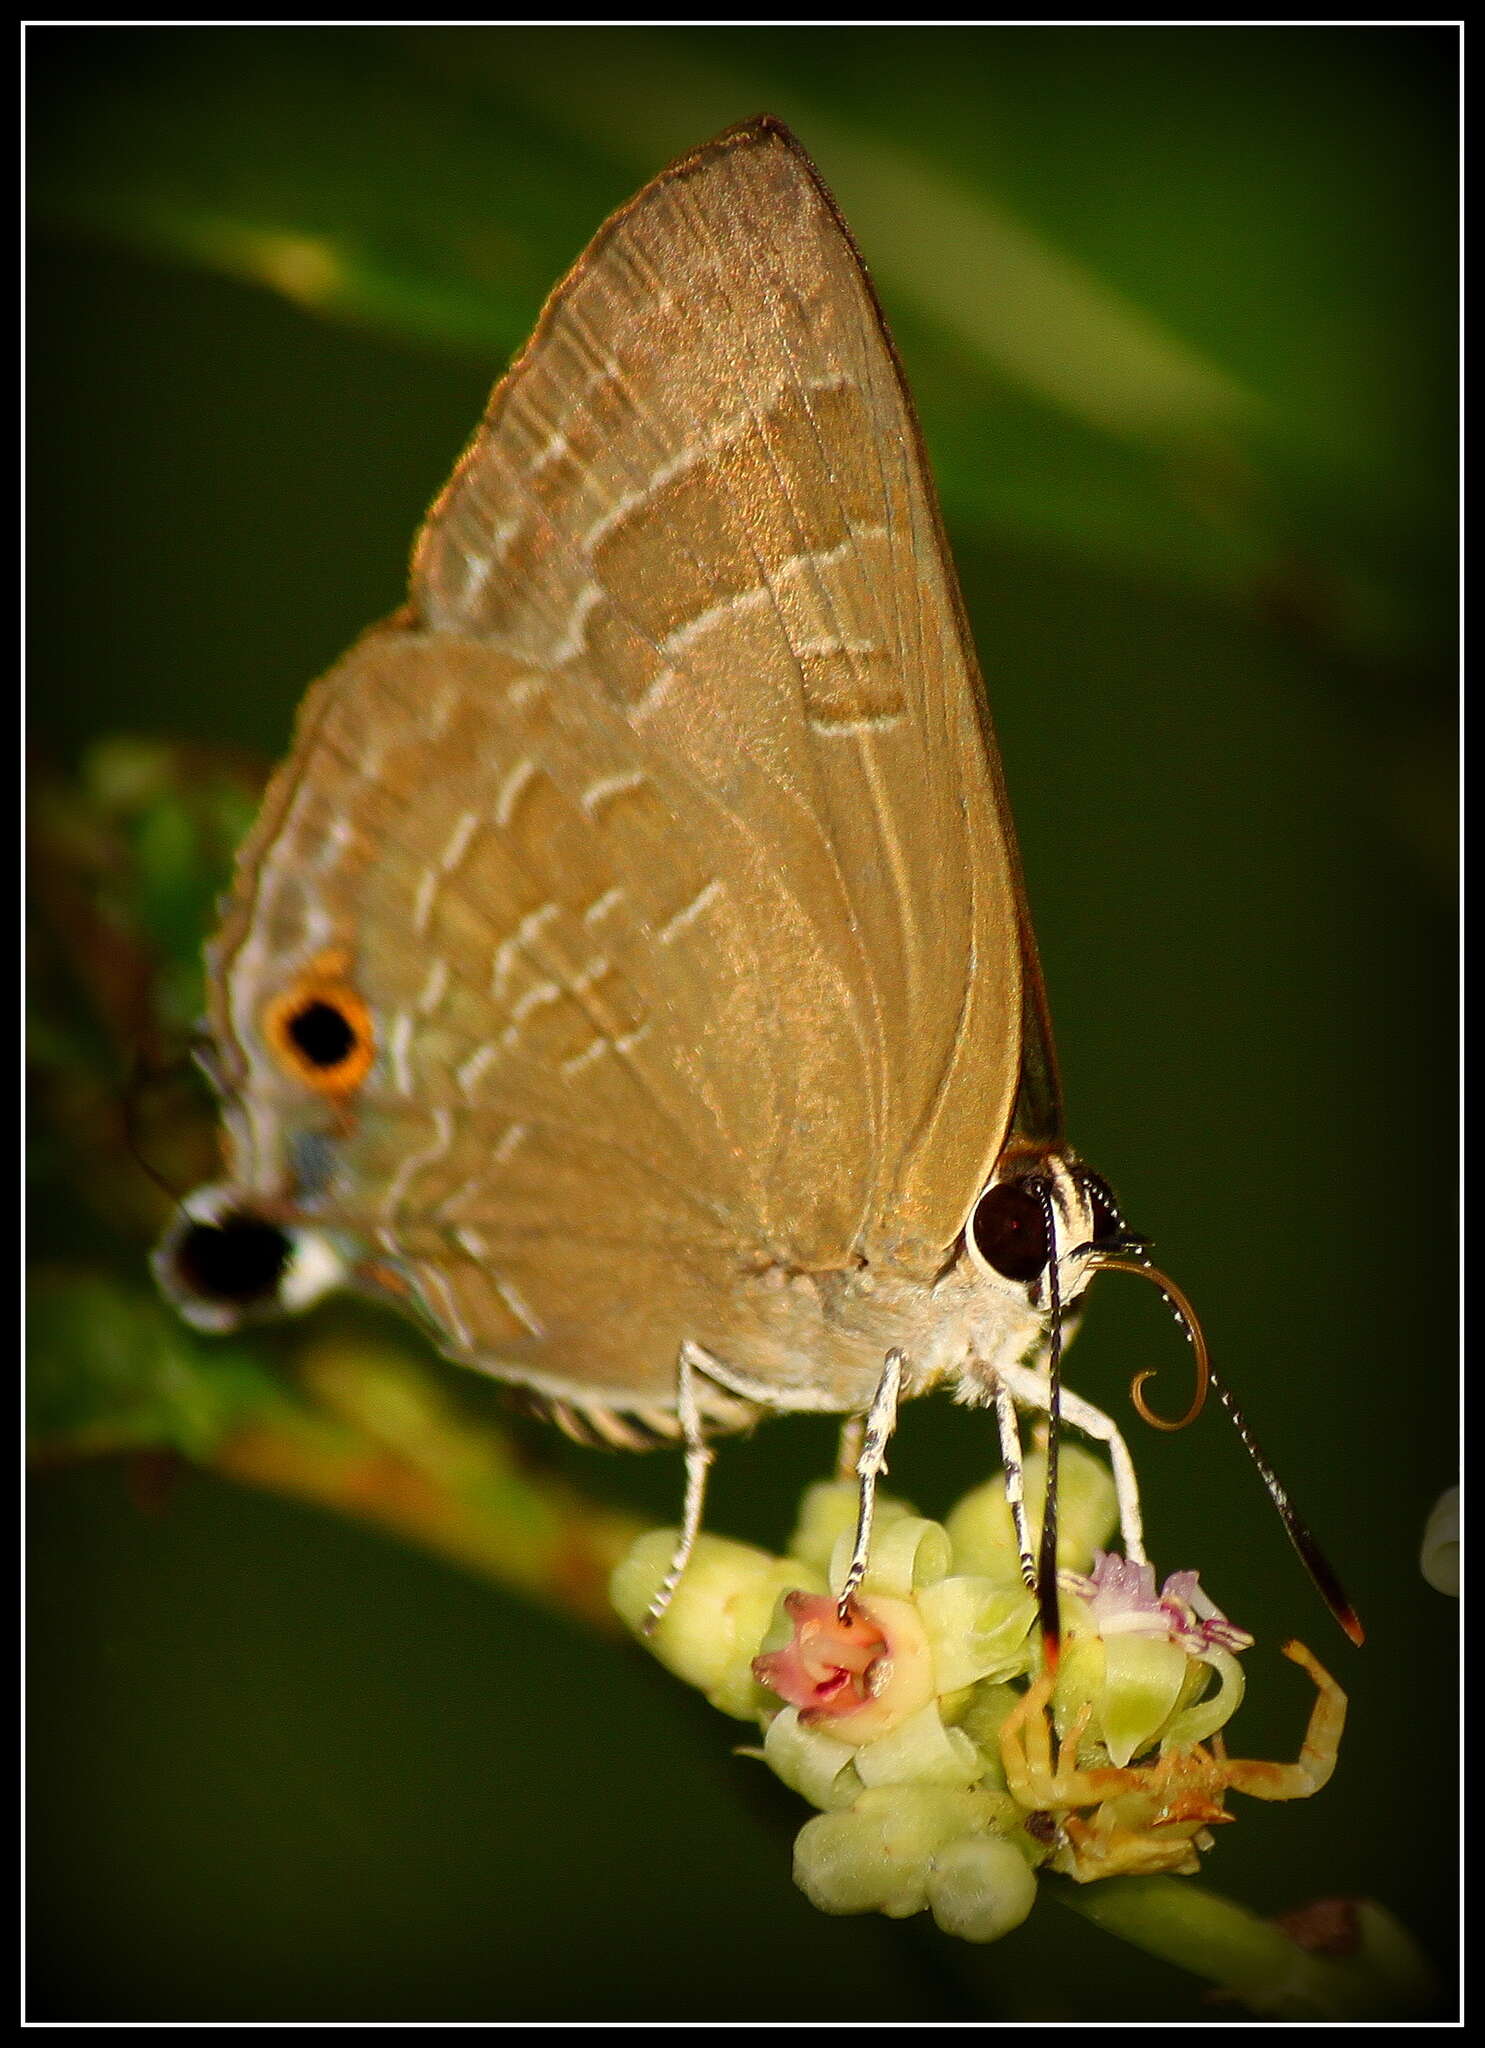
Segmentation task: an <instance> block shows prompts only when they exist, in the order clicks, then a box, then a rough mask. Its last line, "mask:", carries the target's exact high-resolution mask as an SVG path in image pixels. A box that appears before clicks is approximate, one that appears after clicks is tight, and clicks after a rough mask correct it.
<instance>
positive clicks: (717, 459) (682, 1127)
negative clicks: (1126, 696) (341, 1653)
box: [213, 122, 1031, 1409]
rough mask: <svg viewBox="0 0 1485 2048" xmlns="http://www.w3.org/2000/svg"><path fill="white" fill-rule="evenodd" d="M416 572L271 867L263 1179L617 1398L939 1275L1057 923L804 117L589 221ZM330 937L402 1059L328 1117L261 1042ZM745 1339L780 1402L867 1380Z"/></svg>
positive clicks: (233, 951) (247, 1134) (243, 945)
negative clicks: (815, 1303)
mask: <svg viewBox="0 0 1485 2048" xmlns="http://www.w3.org/2000/svg"><path fill="white" fill-rule="evenodd" d="M411 600H412V601H411V605H410V608H409V610H408V612H407V613H405V614H403V615H402V616H401V617H400V618H399V619H398V620H397V621H395V622H393V624H392V625H391V626H390V627H388V628H384V629H382V630H380V631H378V632H376V633H373V634H371V635H368V636H367V638H366V639H365V640H364V641H363V642H362V643H361V644H360V645H359V646H358V647H357V648H356V649H354V650H352V653H351V654H350V655H349V656H348V657H347V658H346V660H345V662H343V663H342V664H341V666H340V667H339V668H338V669H337V670H336V671H334V672H332V674H331V675H330V676H329V677H327V678H326V679H325V681H324V682H322V683H321V684H320V685H318V686H317V688H316V690H315V691H314V692H312V693H311V696H310V698H309V699H308V700H307V702H306V705H305V708H304V711H303V713H302V714H301V723H300V727H299V732H298V735H297V738H296V745H295V749H294V752H293V754H292V756H291V757H290V760H289V761H288V762H287V763H286V764H285V766H284V768H283V769H282V770H281V771H280V773H279V776H278V777H277V778H276V781H275V784H274V786H273V789H272V790H271V792H270V795H269V798H268V801H267V803H266V804H265V809H264V815H263V818H262V820H261V821H260V824H259V826H258V828H257V831H256V832H255V834H254V836H253V838H252V840H251V841H250V842H249V845H248V846H247V848H245V850H244V853H243V856H242V860H241V865H240V868H239V884H238V890H237V896H236V901H235V904H234V907H233V909H232V911H231V913H230V914H229V917H228V919H227V922H226V925H225V926H224V929H223V932H222V935H221V937H220V939H219V941H218V942H217V947H216V951H215V956H214V966H215V970H216V971H215V973H214V976H213V981H214V984H215V994H214V1012H213V1022H214V1027H215V1031H216V1036H217V1040H218V1045H219V1049H220V1058H221V1061H222V1066H223V1076H222V1078H223V1082H224V1086H225V1089H226V1092H227V1094H228V1097H229V1119H228V1120H229V1126H230V1128H231V1131H232V1134H233V1139H234V1149H235V1151H236V1154H237V1165H238V1171H239V1174H240V1176H241V1177H242V1178H243V1179H244V1180H245V1181H247V1182H249V1183H250V1184H251V1185H253V1186H255V1187H258V1188H263V1189H266V1188H270V1187H273V1186H279V1185H294V1184H295V1182H296V1180H297V1181H298V1183H299V1184H301V1185H302V1184H303V1183H304V1182H305V1179H306V1161H307V1160H308V1161H314V1160H318V1161H319V1162H320V1164H321V1166H322V1168H324V1171H325V1173H326V1175H327V1177H326V1178H325V1180H324V1184H323V1185H317V1186H316V1188H315V1192H314V1200H313V1202H312V1203H311V1204H310V1206H311V1207H313V1208H314V1209H315V1210H316V1211H317V1212H318V1213H320V1214H322V1215H324V1216H325V1217H326V1218H327V1219H329V1220H331V1221H332V1222H337V1223H339V1224H340V1225H342V1226H343V1227H346V1228H348V1229H350V1230H351V1231H352V1232H353V1233H354V1235H355V1237H356V1239H357V1241H358V1242H359V1243H360V1244H361V1245H362V1246H363V1248H364V1251H365V1262H364V1265H365V1271H366V1273H367V1275H368V1277H369V1279H370V1280H371V1281H372V1282H374V1280H375V1277H376V1272H377V1271H378V1270H381V1271H383V1272H384V1273H385V1275H386V1278H387V1282H388V1284H390V1285H394V1286H395V1285H398V1284H401V1281H403V1280H406V1279H408V1278H410V1279H411V1281H412V1284H413V1287H414V1290H415V1292H416V1293H417V1295H418V1296H419V1298H420V1299H421V1301H422V1303H423V1305H424V1307H425V1308H426V1309H427V1310H428V1312H429V1313H430V1314H431V1316H432V1317H433V1319H434V1321H435V1322H436V1323H437V1325H438V1326H439V1328H440V1330H441V1331H442V1333H443V1335H444V1337H445V1340H446V1342H447V1344H448V1347H449V1348H450V1349H451V1350H453V1351H454V1352H455V1353H456V1354H457V1355H459V1356H461V1357H465V1358H467V1359H469V1360H470V1361H471V1362H473V1363H477V1364H482V1365H485V1366H487V1367H489V1368H490V1369H493V1370H496V1371H499V1372H503V1373H507V1374H509V1375H511V1376H515V1377H519V1378H522V1379H525V1380H528V1381H529V1382H531V1383H532V1384H534V1385H537V1386H538V1387H541V1388H543V1389H545V1390H547V1391H549V1392H553V1393H556V1394H559V1395H560V1394H575V1395H577V1396H579V1397H582V1396H586V1397H587V1398H588V1399H589V1400H590V1401H596V1402H598V1403H599V1404H601V1405H609V1406H612V1407H627V1408H641V1407H643V1406H645V1405H646V1404H649V1405H651V1406H655V1407H659V1408H662V1409H663V1408H664V1407H665V1406H667V1405H668V1404H669V1403H670V1402H671V1401H672V1399H673V1388H674V1370H675V1358H676V1352H677V1349H678V1346H679V1344H680V1342H681V1341H682V1339H684V1338H687V1337H689V1338H691V1339H692V1340H694V1341H696V1342H699V1343H702V1344H703V1345H705V1346H707V1347H708V1348H709V1349H714V1350H715V1351H716V1353H717V1355H718V1356H720V1357H723V1358H727V1357H728V1356H729V1355H735V1353H736V1352H737V1350H738V1349H739V1348H741V1349H742V1350H743V1351H745V1352H748V1351H749V1346H750V1342H751V1340H752V1338H754V1337H756V1332H749V1331H748V1330H747V1329H746V1328H745V1325H746V1324H747V1319H748V1315H749V1312H750V1311H749V1308H748V1306H747V1298H748V1290H749V1287H750V1286H751V1284H752V1282H754V1281H755V1280H756V1279H757V1277H758V1276H759V1275H760V1274H762V1273H765V1272H767V1273H771V1274H774V1275H776V1276H777V1277H778V1278H780V1279H783V1278H784V1276H785V1275H786V1274H788V1273H790V1272H796V1273H798V1272H820V1271H828V1270H831V1269H836V1268H842V1267H848V1266H850V1265H852V1264H853V1263H855V1262H857V1261H858V1260H859V1259H860V1258H862V1257H863V1256H865V1257H869V1258H871V1259H873V1260H875V1261H879V1262H882V1263H886V1264H889V1265H894V1266H895V1267H896V1268H897V1270H899V1271H900V1272H902V1273H904V1274H907V1275H910V1276H913V1275H915V1276H918V1277H920V1278H922V1279H925V1280H926V1278H927V1277H928V1276H929V1275H930V1274H931V1273H932V1271H933V1270H934V1269H935V1268H936V1266H937V1265H938V1264H939V1263H940V1262H941V1260H942V1257H943V1254H944V1251H945V1249H946V1248H947V1247H948V1246H949V1245H950V1243H951V1242H952V1240H953V1238H954V1236H955V1235H956V1233H957V1231H958V1230H959V1228H960V1226H961V1225H962V1222H963V1220H964V1216H965V1214H966V1212H967V1209H968V1207H969V1205H970V1203H971V1202H972V1201H973V1198H974V1196H975V1194H976V1192H977V1191H978V1189H979V1187H980V1185H981V1184H982V1182H983V1180H984V1178H985V1177H986V1175H987V1173H988V1171H989V1168H990V1166H991V1165H992V1164H993V1161H994V1159H995V1156H996V1154H997V1153H998V1151H999V1149H1000V1145H1001V1143H1002V1140H1003V1138H1004V1135H1005V1131H1006V1128H1007V1124H1008V1122H1009V1119H1010V1116H1011V1111H1012V1104H1013V1099H1014V1097H1015V1094H1016V1089H1017V1083H1018V1075H1019V1070H1020V1048H1021V1036H1022V1006H1023V1001H1025V1000H1026V999H1027V997H1028V995H1029V994H1030V993H1031V990H1030V988H1028V987H1024V986H1023V967H1022V962H1023V953H1024V951H1025V945H1026V942H1025V941H1024V940H1023V932H1024V931H1025V929H1026V927H1025V919H1024V911H1023V909H1022V906H1021V898H1020V890H1019V879H1018V874H1017V870H1016V864H1015V855H1014V849H1013V846H1012V844H1011V841H1010V837H1009V830H1010V828H1009V823H1008V818H1007V814H1006V812H1005V809H1004V805H1003V802H1002V800H1001V799H1000V794H999V786H998V770H997V767H996V764H995V761H994V756H993V751H992V748H991V744H990V742H989V739H988V736H987V733H986V730H985V729H984V727H983V725H982V721H981V714H980V705H979V698H978V685H977V679H976V677H975V674H974V670H973V667H972V661H971V657H970V655H969V653H968V649H967V642H966V639H965V635H964V631H963V626H962V621H961V616H960V610H959V604H958V598H957V592H956V590H955V588H954V584H953V576H952V569H951V567H950V565H949V562H948V558H947V555H946V553H945V550H944V547H943V542H942V536H941V532H940V528H939V523H938V518H937V513H936V509H935V507H934V503H933V499H932V493H931V487H930V484H929V481H928V477H927V473H926V469H925V467H924V463H923V459H922V456H921V452H920V446H919V441H918V437H917V432H916V427H915V424H914V421H913V419H912V415H911V411H910V408H909V405H908V401H907V398H906V394H905V391H904V389H903V386H902V383H901V378H900V374H899V372H898V369H897V365H896V362H895V359H894V357H893V355H892V353H891V349H890V344H889V343H888V341H887V339H886V336H885V332H884V330H883V328H882V325H881V321H880V316H879V314H878V311H877V309H876V305H875V301H874V299H873V297H872V295H871V291H870V288H869V285H868V284H867V282H866V279H865V275H864V272H863V271H862V268H861V266H860V262H859V259H858V257H857V256H856V253H855V251H854V249H853V247H852V245H851V243H850V240H849V238H848V236H847V235H846V233H845V231H844V229H843V227H842V226H841V224H840V222H839V220H838V217H837V216H836V214H835V212H834V209H833V207H832V206H831V204H830V202H829V200H828V198H827V196H826V195H825V193H824V191H823V188H822V187H821V186H820V184H819V182H818V180H817V179H816V178H815V176H814V174H813V172H812V170H811V168H810V166H809V164H808V162H807V160H806V159H805V158H804V157H803V155H802V153H801V152H800V151H799V150H798V148H797V146H796V145H794V144H793V143H792V142H791V141H790V140H789V139H788V138H787V137H786V136H785V135H784V134H783V133H782V131H780V130H779V129H778V128H777V126H776V125H775V124H772V123H767V122H764V123H758V124H754V125H753V126H752V127H751V128H749V129H746V130H741V131H738V132H736V133H735V134H733V135H731V136H728V137H724V138H722V139H721V140H720V141H719V142H717V143H715V144H713V145H711V146H710V147H709V148H707V149H705V150H703V151H701V152H699V153H698V154H697V155H696V156H694V157H692V158H689V159H687V160H685V161H684V162H682V163H680V164H678V165H676V166H674V167H673V168H672V169H671V170H670V171H668V172H666V173H665V174H663V175H662V177H660V178H659V179H657V180H656V181H655V182H654V183H653V184H652V185H651V186H649V187H647V188H646V190H645V191H644V192H643V193H641V194H640V196H639V198H638V199H637V200H636V201H635V202H634V203H633V204H632V205H631V206H630V207H629V208H627V209H625V211H624V212H622V213H621V214H619V215H618V216H616V217H615V219H614V220H613V221H611V222H610V223H609V224H608V226H607V227H606V228H605V229H604V230H603V231H602V232H601V233H600V235H599V236H598V238H597V239H596V241H595V242H594V244H593V246H592V248H591V249H590V250H589V252H588V253H587V255H586V256H585V257H584V258H583V259H582V261H581V262H580V263H579V264H578V266H577V267H576V269H575V270H574V271H573V273H572V274H571V275H570V277H569V278H568V279H567V280H566V282H565V283H564V284H563V285H562V286H561V287H559V289H558V291H557V292H556V293H555V294H554V296H553V299H552V300H551V302H550V303H549V305H548V307H547V309H546V311H545V313H544V314H543V317H542V321H541V323H540V325H539V327H538V330H537V333H536V336H535V338H534V339H533V341H532V343H531V345H530V346H529V348H528V349H527V350H526V352H525V354H524V355H523V356H522V357H521V358H520V360H519V361H518V363H517V364H516V365H515V367H514V368H513V370H512V371H511V373H510V375H509V376H508V377H507V378H506V379H505V380H504V381H503V382H502V384H501V385H500V386H499V387H498V388H497V391H496V393H495V396H494V398H493V400H492V403H491V407H490V412H489V415H488V418H487V420H486V423H485V425H484V426H483V427H482V429H481V430H480V432H479V434H478V435H477V436H476V439H475V441H474V443H473V444H472V446H471V448H470V450H469V451H468V453H467V454H466V455H465V457H464V459H463V461H462V462H461V464H460V466H459V468H458V470H457V471H456V474H455V476H454V479H453V480H452V482H451V484H450V485H449V487H448V489H447V490H446V492H445V493H444V495H443V497H442V498H441V499H440V501H439V503H438V505H437V506H436V507H435V509H434V511H433V513H432V515H431V516H430V519H429V522H428V525H427V527H426V529H425V531H424V533H423V536H422V538H421V540H420V542H419V547H418V551H417V555H416V558H415V564H414V574H413V583H412V592H411ZM324 959H334V960H336V961H339V962H342V963H344V964H345V966H346V968H347V970H348V972H349V973H350V975H351V976H352V978H353V979H354V981H355V985H356V987H357V988H358V990H359V991H360V993H361V995H362V996H363V997H364V999H365V1000H366V1002H367V1004H368V1005H369V1007H370V1010H371V1012H372V1015H373V1016H374V1018H375V1020H376V1038H377V1048H376V1059H375V1062H374V1064H373V1066H372V1069H371V1072H370V1073H369V1075H368V1076H367V1077H366V1080H365V1082H364V1083H363V1085H362V1086H361V1088H360V1089H359V1090H358V1092H357V1095H356V1099H355V1102H354V1104H353V1105H351V1106H350V1108H349V1109H348V1110H347V1112H346V1113H344V1114H342V1115H341V1116H340V1117H339V1119H338V1121H337V1120H335V1119H332V1120H331V1122H330V1126H329V1127H328V1128H326V1127H325V1120H324V1119H323V1118H321V1119H320V1120H319V1123H318V1124H316V1123H315V1120H314V1119H313V1118H311V1119H309V1122H308V1125H307V1124H306V1115H305V1107H304V1103H303V1101H302V1092H301V1095H299V1096H296V1093H295V1088H296V1085H297V1084H294V1083H293V1082H292V1081H291V1080H290V1079H289V1078H288V1077H286V1076H285V1075H284V1074H283V1073H282V1072H281V1071H280V1069H279V1068H278V1067H277V1066H276V1065H275V1062H274V1060H273V1057H272V1055H271V1051H270V1050H269V1049H268V1048H267V1047H266V1046H265V1045H264V1043H263V1033H262V1029H261V1018H262V1014H263V1006H264V1003H265V1002H266V1001H269V1000H271V998H272V996H273V993H274V991H275V990H276V989H277V988H278V987H279V986H281V985H282V984H283V983H284V982H285V981H286V980H287V979H288V978H290V977H291V976H292V975H293V974H295V973H298V972H302V971H303V970H304V969H305V967H306V965H307V964H308V963H311V962H313V961H316V960H324ZM307 1129H309V1131H310V1135H311V1137H312V1139H313V1142H314V1143H316V1144H319V1146H320V1148H321V1149H320V1151H319V1152H318V1153H316V1152H315V1151H314V1150H313V1147H312V1146H311V1149H309V1150H306V1130H307ZM326 1160H328V1161H329V1162H330V1164H329V1165H328V1167H324V1162H325V1161H326ZM766 1349H767V1347H766V1346H765V1351H766ZM750 1355H751V1357H752V1359H753V1362H754V1365H755V1367H757V1368H759V1369H761V1371H762V1373H763V1376H764V1378H765V1379H766V1380H767V1381H768V1384H769V1385H770V1386H771V1387H772V1388H774V1389H776V1391H777V1394H778V1396H779V1399H780V1401H781V1402H784V1403H787V1402H789V1401H790V1400H792V1399H798V1400H804V1399H807V1398H809V1397H810V1396H811V1394H812V1393H813V1395H814V1396H815V1397H817V1398H819V1399H820V1400H821V1401H822V1403H823V1404H825V1405H834V1406H840V1407H849V1406H853V1405H858V1404H859V1403H860V1402H861V1401H863V1400H864V1399H865V1398H867V1397H868V1396H869V1394H870V1391H871V1383H872V1381H873V1380H874V1378H875V1372H876V1364H875V1363H873V1364H872V1365H871V1367H870V1368H869V1371H868V1374H867V1376H866V1377H865V1378H864V1379H863V1380H859V1381H858V1380H856V1379H849V1380H848V1379H844V1378H839V1377H838V1376H837V1378H834V1379H833V1378H832V1377H831V1373H832V1370H833V1368H829V1367H827V1365H826V1363H825V1361H824V1360H823V1359H819V1358H812V1357H810V1356H809V1355H806V1354H805V1353H804V1352H803V1351H802V1350H801V1349H800V1347H798V1346H793V1347H791V1346H785V1347H784V1348H783V1350H782V1351H779V1350H775V1351H773V1352H768V1353H767V1355H766V1356H765V1357H764V1358H763V1359H762V1363H761V1367H760V1366H759V1354H758V1349H757V1346H756V1344H754V1345H753V1348H752V1349H751V1352H750ZM812 1375H818V1376H821V1377H820V1379H819V1383H818V1384H814V1385H812Z"/></svg>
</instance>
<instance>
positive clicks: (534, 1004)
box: [500, 981, 562, 1052]
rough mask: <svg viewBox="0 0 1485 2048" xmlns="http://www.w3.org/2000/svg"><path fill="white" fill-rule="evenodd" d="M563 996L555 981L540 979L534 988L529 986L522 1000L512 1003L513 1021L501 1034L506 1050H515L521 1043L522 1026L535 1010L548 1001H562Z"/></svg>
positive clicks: (501, 1041)
mask: <svg viewBox="0 0 1485 2048" xmlns="http://www.w3.org/2000/svg"><path fill="white" fill-rule="evenodd" d="M561 998H562V990H561V989H560V987H559V986H558V985H557V983H556V982H555V981H539V982H538V983H537V984H536V986H535V987H534V988H528V989H527V991H526V993H525V994H524V995H523V996H522V997H521V998H520V1000H519V1001H518V1002H516V1003H513V1004H512V1006H511V1022H510V1023H509V1024H508V1025H507V1026H506V1028H505V1030H504V1031H503V1032H502V1033H501V1035H500V1043H501V1044H502V1045H503V1046H504V1047H505V1049H506V1051H507V1052H514V1051H515V1049H516V1047H517V1046H518V1045H519V1044H520V1042H521V1026H522V1024H523V1023H524V1022H525V1021H526V1019H527V1018H528V1017H529V1016H530V1015H531V1012H532V1011H533V1010H536V1009H541V1008H543V1007H544V1006H545V1005H546V1004H548V1003H555V1002H560V1001H561Z"/></svg>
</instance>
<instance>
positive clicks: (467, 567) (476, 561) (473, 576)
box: [459, 548, 491, 612]
mask: <svg viewBox="0 0 1485 2048" xmlns="http://www.w3.org/2000/svg"><path fill="white" fill-rule="evenodd" d="M490 566H491V565H490V558H489V556H488V555H472V554H470V552H469V550H468V549H467V548H466V549H465V550H464V588H463V590H461V591H460V593H459V609H460V611H465V612H467V611H469V610H471V609H472V608H473V606H474V605H475V603H476V602H477V600H478V598H479V596H480V593H481V592H482V591H483V589H484V587H485V585H486V584H487V583H488V582H489V580H490Z"/></svg>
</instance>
